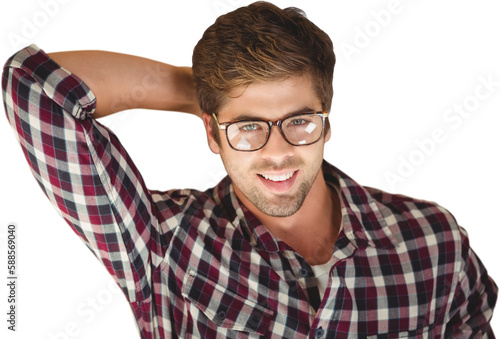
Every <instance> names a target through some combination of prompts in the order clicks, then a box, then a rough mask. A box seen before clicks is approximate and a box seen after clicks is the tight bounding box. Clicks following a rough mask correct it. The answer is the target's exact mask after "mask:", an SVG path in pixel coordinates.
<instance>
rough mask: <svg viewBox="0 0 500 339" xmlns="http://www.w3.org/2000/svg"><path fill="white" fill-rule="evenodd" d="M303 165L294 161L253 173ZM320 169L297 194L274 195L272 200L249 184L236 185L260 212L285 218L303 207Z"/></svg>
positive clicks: (256, 170) (302, 185)
mask: <svg viewBox="0 0 500 339" xmlns="http://www.w3.org/2000/svg"><path fill="white" fill-rule="evenodd" d="M302 164H303V162H302V161H292V162H286V163H284V164H281V165H280V166H276V165H264V166H259V168H253V169H252V173H255V172H257V173H259V172H265V170H267V169H272V170H276V169H279V168H300V167H301V165H302ZM302 168H303V167H302ZM320 168H321V165H320V166H319V168H317V169H316V173H315V174H314V175H311V176H310V177H306V178H304V181H303V182H302V183H301V184H300V186H299V188H298V190H297V192H296V193H284V194H274V195H273V197H272V198H269V197H268V196H266V195H265V192H263V191H260V190H259V189H256V188H255V187H248V186H249V183H248V182H247V183H241V185H240V184H239V183H238V182H235V184H236V185H237V186H238V188H239V189H240V191H241V193H243V194H244V195H245V197H246V198H247V199H248V200H249V201H250V202H251V203H252V204H253V205H254V206H255V207H256V208H257V209H258V210H259V211H261V212H262V213H264V214H266V215H269V216H271V217H280V218H285V217H289V216H291V215H293V214H295V213H296V212H297V211H298V210H299V209H300V208H301V207H302V205H303V203H304V201H305V199H306V197H307V195H308V194H309V191H310V190H311V187H312V186H313V183H314V181H315V180H316V177H317V176H318V174H319V173H320ZM233 182H234V181H233Z"/></svg>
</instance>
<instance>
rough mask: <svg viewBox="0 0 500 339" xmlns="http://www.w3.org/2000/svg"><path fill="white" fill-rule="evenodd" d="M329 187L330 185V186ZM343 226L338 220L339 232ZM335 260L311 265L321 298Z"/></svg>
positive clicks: (340, 199) (331, 259) (332, 258)
mask: <svg viewBox="0 0 500 339" xmlns="http://www.w3.org/2000/svg"><path fill="white" fill-rule="evenodd" d="M330 187H331V186H330ZM334 189H335V191H336V192H337V194H338V189H337V188H336V187H335V188H334ZM338 196H339V201H340V206H339V207H340V210H341V211H342V206H343V204H342V197H341V196H340V194H338ZM342 219H343V218H342ZM342 228H343V221H341V222H340V227H339V234H340V231H342ZM334 262H335V258H334V257H331V258H330V260H328V262H326V263H324V264H321V265H313V266H311V268H312V270H313V272H314V276H315V277H316V279H317V280H318V290H319V296H320V298H321V299H323V296H324V295H325V291H326V287H327V286H328V278H329V277H330V269H331V268H332V266H333V264H334Z"/></svg>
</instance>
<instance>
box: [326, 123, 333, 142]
mask: <svg viewBox="0 0 500 339" xmlns="http://www.w3.org/2000/svg"><path fill="white" fill-rule="evenodd" d="M331 136H332V126H328V131H326V134H325V142H327V141H328V140H330V137H331Z"/></svg>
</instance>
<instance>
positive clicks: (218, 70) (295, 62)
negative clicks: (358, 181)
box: [193, 1, 335, 140]
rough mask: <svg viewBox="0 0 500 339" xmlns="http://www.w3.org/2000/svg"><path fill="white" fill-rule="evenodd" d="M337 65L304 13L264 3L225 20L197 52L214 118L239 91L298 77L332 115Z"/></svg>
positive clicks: (202, 91) (201, 93)
mask: <svg viewBox="0 0 500 339" xmlns="http://www.w3.org/2000/svg"><path fill="white" fill-rule="evenodd" d="M334 65H335V54H334V52H333V44H332V41H331V40H330V38H329V36H328V35H327V34H326V33H325V32H323V31H322V30H321V29H319V28H318V27H317V26H316V25H315V24H313V23H312V22H311V21H310V20H308V19H307V18H306V16H305V14H304V12H303V11H301V10H300V9H298V8H294V7H290V8H285V9H280V8H279V7H277V6H275V5H273V4H271V3H268V2H264V1H259V2H255V3H253V4H251V5H249V6H246V7H241V8H239V9H237V10H235V11H233V12H230V13H228V14H225V15H222V16H220V17H219V18H218V19H217V20H216V21H215V23H214V24H213V25H212V26H210V27H209V28H208V29H207V30H206V31H205V33H204V34H203V37H202V38H201V39H200V41H199V42H198V44H197V45H196V47H195V48H194V52H193V76H194V80H195V83H196V90H197V93H198V99H199V101H200V106H201V109H202V110H203V111H204V112H206V113H209V114H211V113H217V112H218V110H219V109H220V108H221V107H222V106H223V105H224V102H225V99H226V98H227V96H226V95H227V93H229V92H230V91H231V90H232V89H234V88H236V87H238V86H246V85H249V84H251V83H253V82H256V81H272V80H281V79H285V78H287V77H290V76H297V75H299V76H300V75H307V76H309V77H310V78H311V80H312V83H313V84H314V86H315V91H316V94H317V95H318V97H319V98H320V100H321V101H322V106H323V107H322V109H323V110H325V111H330V108H331V102H332V96H333V87H332V81H333V68H334ZM215 132H216V131H215ZM214 134H215V133H214ZM217 135H218V133H217ZM216 140H218V138H216Z"/></svg>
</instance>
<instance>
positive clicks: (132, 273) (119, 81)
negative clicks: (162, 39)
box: [2, 46, 196, 332]
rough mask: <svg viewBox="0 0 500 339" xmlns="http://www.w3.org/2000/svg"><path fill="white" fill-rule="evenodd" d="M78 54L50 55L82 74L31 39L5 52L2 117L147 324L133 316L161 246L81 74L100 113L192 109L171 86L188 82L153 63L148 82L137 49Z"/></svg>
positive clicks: (139, 183)
mask: <svg viewBox="0 0 500 339" xmlns="http://www.w3.org/2000/svg"><path fill="white" fill-rule="evenodd" d="M82 55H85V58H83V59H82V60H80V62H79V61H78V58H76V54H75V55H73V54H71V53H69V54H60V55H59V54H57V55H55V58H56V59H58V60H59V61H60V62H61V63H63V64H65V65H66V66H67V67H68V68H72V71H73V72H80V71H81V74H82V77H83V78H84V79H86V80H85V81H82V79H80V78H79V77H78V76H76V75H75V74H73V73H72V72H69V71H68V70H67V69H65V68H61V67H60V66H59V65H58V64H57V63H56V62H55V61H54V60H53V59H51V58H50V57H49V56H48V55H47V54H46V53H44V52H43V51H42V50H39V49H38V48H37V47H36V46H30V47H27V48H25V49H23V50H21V51H19V52H18V53H16V54H15V55H14V56H13V57H12V58H10V59H9V60H8V61H7V63H6V65H5V67H4V71H3V75H2V89H3V100H4V105H5V110H6V114H7V119H8V120H9V123H10V124H11V126H12V129H13V130H14V133H15V135H16V137H17V139H18V140H19V143H20V145H21V147H22V150H23V152H24V155H25V157H26V160H27V161H28V164H29V166H30V168H31V171H32V173H33V175H34V177H35V178H36V180H37V181H38V184H39V185H40V187H41V188H42V190H43V191H44V193H45V194H46V195H47V197H48V198H49V200H50V201H51V203H52V205H53V206H54V207H55V208H56V209H57V211H58V212H59V214H60V215H61V216H62V217H63V218H64V219H65V220H66V222H67V223H68V224H69V225H70V226H71V227H72V229H73V231H74V232H75V233H77V234H78V236H79V237H80V238H81V239H82V240H83V241H84V242H85V244H86V245H87V246H88V247H89V249H90V250H91V251H92V252H93V253H94V254H95V256H96V257H97V258H98V259H99V260H100V261H101V262H102V263H103V264H104V266H105V267H106V269H107V270H108V271H109V273H110V274H111V275H112V276H113V277H114V279H115V280H116V281H117V283H118V284H119V285H120V287H121V289H122V290H123V292H124V293H125V295H126V297H127V299H128V300H129V302H130V303H131V305H132V308H133V309H134V312H135V315H136V317H137V319H138V321H139V326H145V327H147V326H150V324H151V322H150V321H149V320H148V319H145V321H144V322H141V319H143V317H144V314H145V313H144V312H146V314H148V312H149V311H148V309H149V308H151V307H154V306H153V305H152V304H151V300H152V298H151V273H152V270H154V269H155V268H156V267H157V266H158V265H159V263H160V262H161V260H162V258H163V255H164V249H163V247H162V237H161V235H160V234H159V232H160V230H159V229H160V228H159V226H158V219H157V213H156V209H155V204H154V202H153V201H152V198H151V195H150V192H149V190H148V189H147V187H146V186H145V184H144V181H143V179H142V177H141V175H140V173H139V171H138V170H137V168H136V167H135V165H134V163H133V162H132V160H131V159H130V157H129V155H128V154H127V152H126V150H125V149H124V148H123V146H122V145H121V143H120V141H119V140H118V138H117V137H116V136H115V135H114V134H113V133H112V132H111V131H110V130H109V129H107V128H106V127H105V126H103V125H102V124H100V123H99V122H98V121H97V120H95V119H93V118H92V116H93V114H94V111H95V107H96V98H95V95H94V93H93V91H92V90H91V89H90V88H89V87H88V86H87V85H86V81H88V82H89V83H90V84H91V86H93V87H94V89H95V91H96V92H97V96H98V98H97V107H98V108H100V109H101V115H106V114H110V113H112V112H116V111H119V110H121V109H124V108H132V107H145V108H155V109H171V110H172V109H182V110H186V111H191V112H193V113H196V108H195V104H194V103H193V102H192V98H191V96H192V94H191V93H190V92H189V91H188V92H189V94H188V95H185V96H183V95H181V94H179V95H178V96H177V94H178V93H180V92H182V91H180V92H179V88H180V87H182V86H188V87H189V86H191V85H190V84H189V78H190V77H189V76H188V74H189V69H178V70H176V69H175V68H171V66H161V65H158V67H159V68H161V69H165V75H163V76H161V79H162V80H161V82H159V83H158V85H154V86H153V84H155V83H154V79H155V78H154V75H153V74H151V73H148V72H149V71H148V67H149V66H150V67H152V71H155V67H156V66H155V65H157V64H155V63H150V62H149V61H143V63H142V61H141V60H139V66H137V65H135V64H134V62H133V60H138V59H135V58H134V57H129V56H119V55H118V56H117V60H122V61H123V62H121V61H120V62H113V61H112V60H113V57H114V56H116V55H112V54H108V53H101V52H89V55H86V53H82ZM162 67H164V68H162ZM141 69H143V70H144V73H141ZM167 69H170V71H171V72H169V71H167ZM129 71H130V72H129ZM117 73H119V74H117ZM129 74H131V75H129ZM148 75H149V76H150V77H149V78H148ZM158 79H159V78H158ZM177 81H179V83H180V84H181V85H179V87H177V86H176V85H175V84H177ZM135 82H138V84H135V85H134V83H135ZM183 83H184V84H183ZM163 85H166V87H162V86H163ZM136 86H138V87H136ZM141 86H143V87H141ZM140 88H144V89H146V90H147V92H148V94H147V97H145V98H143V100H135V101H134V100H132V101H130V100H126V99H124V100H121V99H120V98H121V96H122V95H123V97H124V98H127V95H126V94H127V93H128V94H133V93H134V91H138V90H139V89H140ZM120 91H124V93H121V92H120ZM171 92H172V93H175V95H174V94H172V93H171ZM109 93H111V95H110V94H109ZM131 98H132V99H133V98H134V97H133V96H132V97H131ZM153 98H155V99H154V100H153ZM168 98H170V99H168ZM101 99H102V101H103V103H102V104H101V103H100V101H99V100H101ZM150 99H151V100H150ZM123 105H125V106H127V107H123ZM145 317H146V318H147V315H146V316H145ZM143 331H145V332H148V331H149V332H152V331H153V329H152V328H144V329H143Z"/></svg>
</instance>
